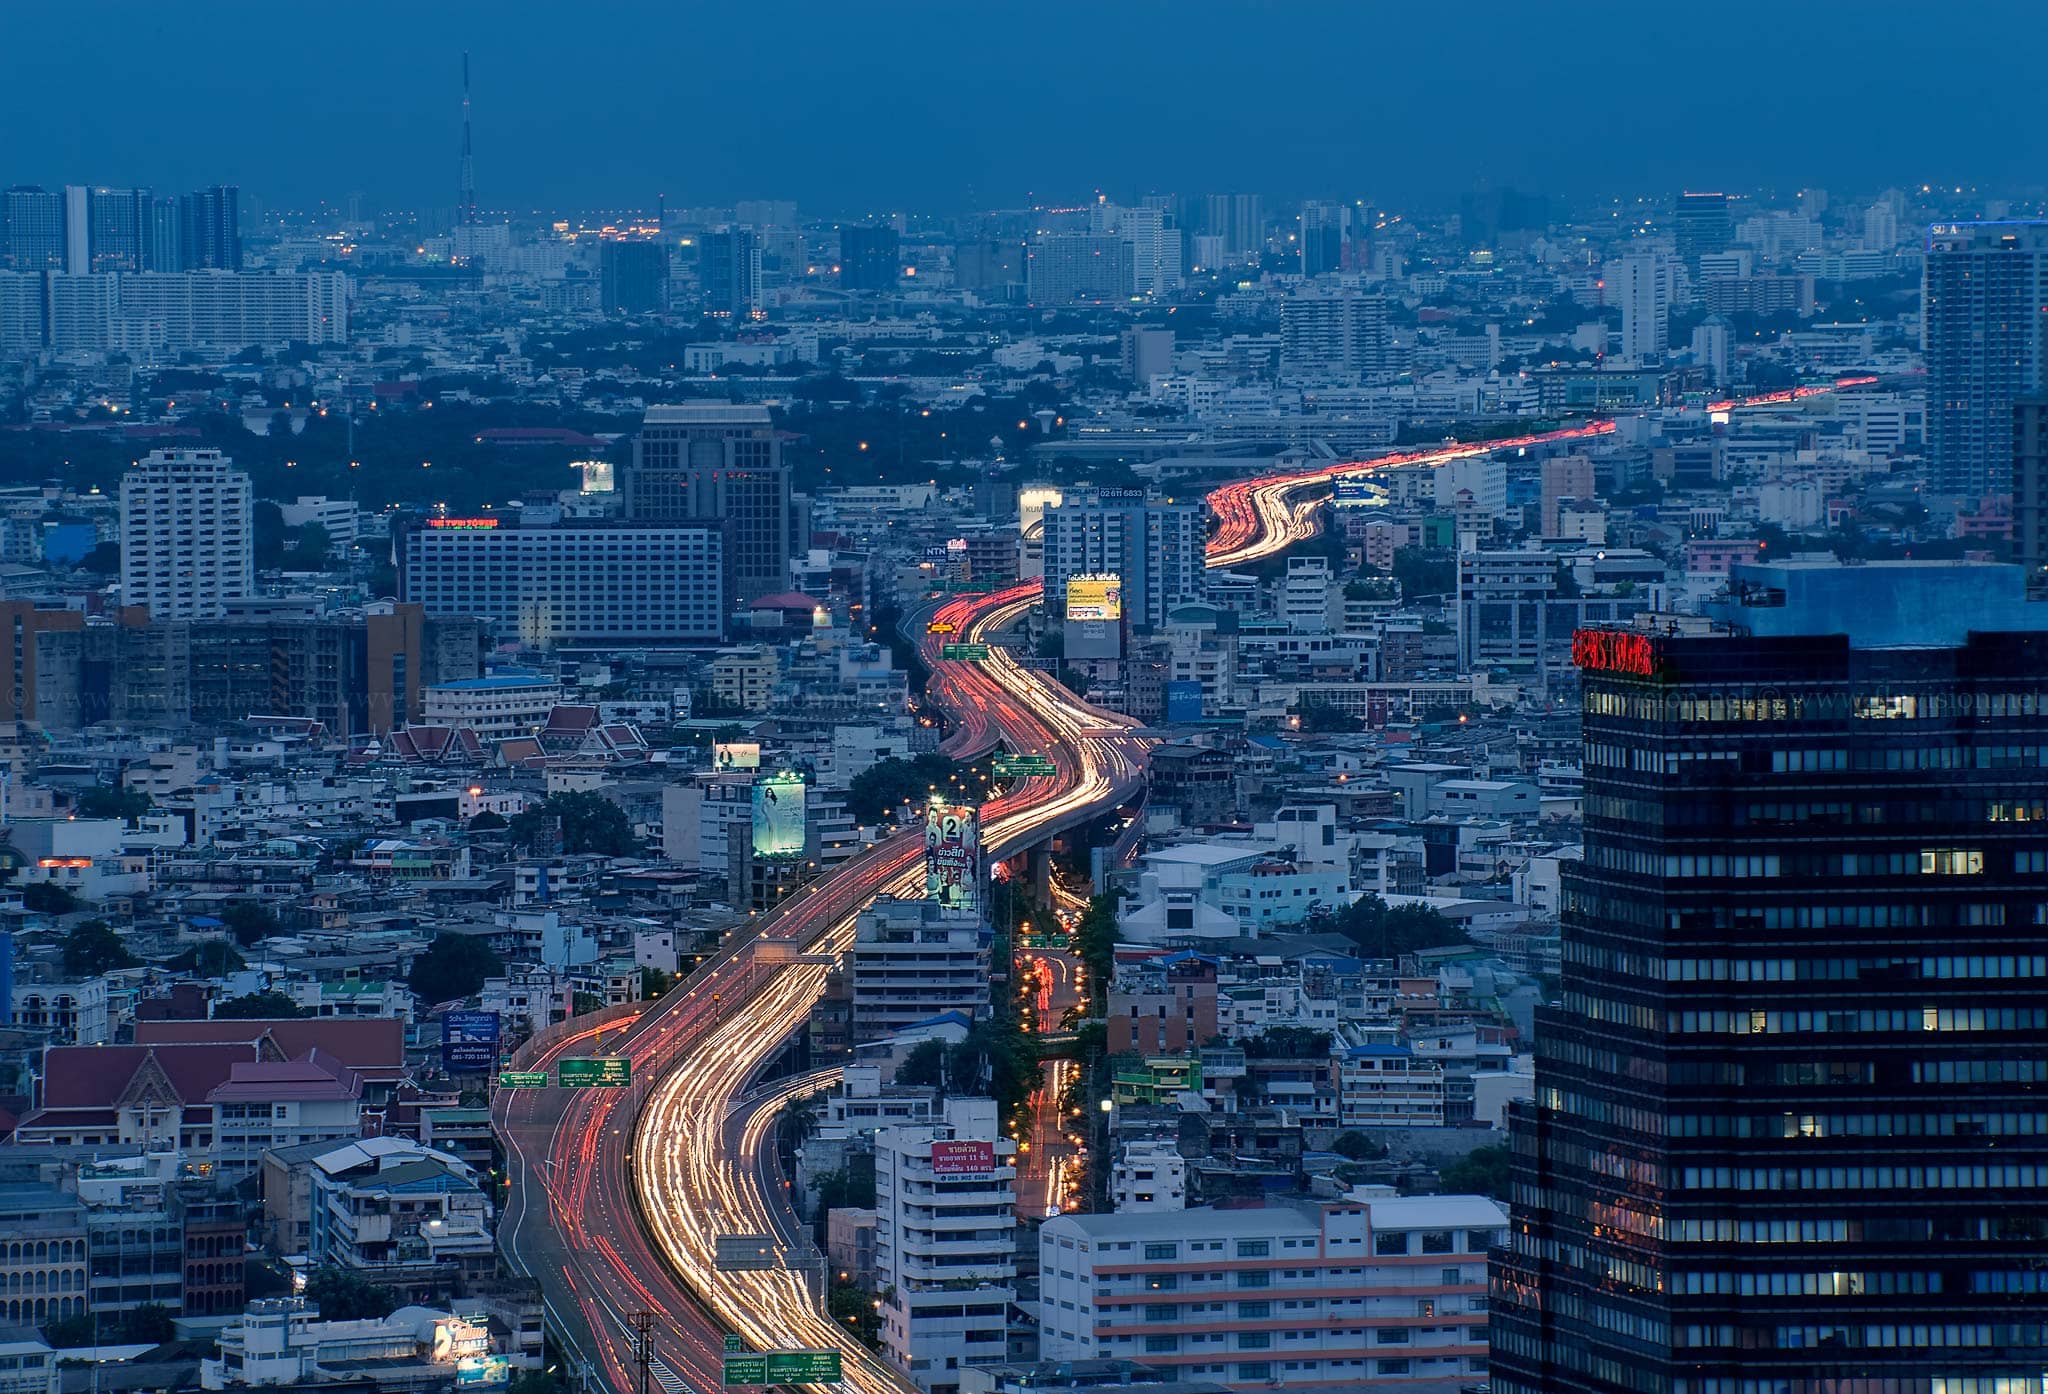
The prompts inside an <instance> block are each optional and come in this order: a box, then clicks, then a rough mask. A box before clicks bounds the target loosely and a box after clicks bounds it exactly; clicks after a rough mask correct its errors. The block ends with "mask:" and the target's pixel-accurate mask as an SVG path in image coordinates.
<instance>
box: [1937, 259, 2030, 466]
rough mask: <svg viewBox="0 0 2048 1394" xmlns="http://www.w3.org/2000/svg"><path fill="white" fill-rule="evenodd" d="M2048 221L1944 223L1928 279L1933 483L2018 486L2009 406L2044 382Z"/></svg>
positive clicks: (2010, 408) (2010, 407)
mask: <svg viewBox="0 0 2048 1394" xmlns="http://www.w3.org/2000/svg"><path fill="white" fill-rule="evenodd" d="M2044 253H2048V223H1947V224H1937V225H1936V226H1935V227H1934V228H1933V229H1931V230H1930V231H1929V233H1928V237H1927V262H1926V266H1925V269H1924V270H1923V272H1922V273H1921V274H1922V279H1921V291H1920V300H1921V333H1922V335H1923V336H1924V343H1923V347H1924V348H1925V350H1926V355H1927V455H1928V463H1929V466H1930V468H1931V472H1932V475H1933V481H1934V486H1935V488H1937V489H1940V490H1942V491H1944V492H1947V493H1953V494H1963V495H1968V496H1971V497H1977V496H1981V495H1985V494H2002V493H2005V492H2007V491H2009V490H2010V489H2011V488H2012V440H2013V435H2012V419H2013V418H2012V406H2013V403H2014V402H2015V401H2017V400H2018V399H2019V398H2021V397H2024V396H2026V395H2028V394H2030V393H2034V392H2038V391H2040V390H2041V387H2042V368H2043V353H2042V336H2043V332H2044V331H2043V327H2042V323H2041V322H2042V321H2043V320H2044V319H2048V315H2044V314H2043V313H2041V307H2042V306H2043V305H2048V298H2044V297H2048V255H2044Z"/></svg>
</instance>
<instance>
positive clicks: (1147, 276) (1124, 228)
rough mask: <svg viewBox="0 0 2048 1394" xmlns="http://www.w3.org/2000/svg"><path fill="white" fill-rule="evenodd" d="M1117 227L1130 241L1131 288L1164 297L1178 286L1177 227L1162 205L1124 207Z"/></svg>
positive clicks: (1179, 237)
mask: <svg viewBox="0 0 2048 1394" xmlns="http://www.w3.org/2000/svg"><path fill="white" fill-rule="evenodd" d="M1118 231H1119V232H1121V233H1122V234H1123V237H1124V239H1125V240H1126V241H1128V242H1129V243H1130V244H1131V289H1132V290H1133V291H1134V292H1136V293H1137V294H1139V295H1152V296H1160V297H1166V296H1171V295H1174V294H1176V293H1177V292H1178V291H1179V290H1180V288H1181V268H1182V264H1183V258H1182V255H1181V236H1180V229H1179V228H1178V227H1176V226H1174V223H1173V219H1172V218H1171V217H1169V216H1168V214H1167V211H1166V210H1165V209H1164V208H1150V207H1148V208H1126V209H1124V210H1123V212H1122V217H1121V219H1120V220H1119V223H1118Z"/></svg>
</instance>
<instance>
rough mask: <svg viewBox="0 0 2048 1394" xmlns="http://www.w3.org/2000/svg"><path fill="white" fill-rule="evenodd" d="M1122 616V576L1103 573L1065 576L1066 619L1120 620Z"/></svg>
mask: <svg viewBox="0 0 2048 1394" xmlns="http://www.w3.org/2000/svg"><path fill="white" fill-rule="evenodd" d="M1123 617H1124V581H1123V577H1121V576H1108V575H1103V576H1069V577H1068V578H1067V618H1068V619H1070V620H1120V619H1122V618H1123Z"/></svg>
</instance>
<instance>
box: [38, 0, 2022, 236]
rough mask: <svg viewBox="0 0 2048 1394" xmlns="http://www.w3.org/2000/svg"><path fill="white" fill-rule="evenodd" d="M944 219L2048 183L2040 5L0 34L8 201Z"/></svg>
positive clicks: (824, 15)
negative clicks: (166, 198)
mask: <svg viewBox="0 0 2048 1394" xmlns="http://www.w3.org/2000/svg"><path fill="white" fill-rule="evenodd" d="M464 48H467V49H469V50H470V52H471V61H472V63H473V65H474V79H473V81H474V102H475V127H476V166H477V182H478V186H479V191H480V199H481V202H482V203H483V204H484V205H485V206H486V207H519V208H527V207H533V206H536V205H545V206H549V207H561V208H604V207H641V206H649V205H651V204H652V203H653V201H654V197H655V195H656V194H657V193H663V192H665V193H666V194H667V195H668V199H669V202H670V204H671V205H672V206H680V205H688V204H696V203H720V202H730V201H731V200H733V199H735V198H746V197H784V198H795V199H797V200H799V202H800V203H801V205H802V206H803V207H804V208H805V209H806V210H807V211H814V212H817V213H829V212H845V213H856V214H857V213H861V212H866V211H873V210H877V209H885V208H912V209H925V210H935V211H954V210H958V209H962V208H967V207H975V206H981V207H988V206H1014V205H1016V204H1018V203H1021V202H1023V201H1024V200H1025V199H1026V197H1027V195H1030V194H1037V195H1040V196H1044V197H1061V196H1074V195H1080V194H1085V193H1087V192H1088V191H1089V190H1091V189H1096V188H1100V189H1103V190H1105V191H1107V192H1108V193H1110V194H1111V195H1112V196H1120V197H1129V196H1135V195H1136V194H1139V193H1142V192H1146V191H1155V190H1156V191H1162V192H1176V193H1199V192H1212V191H1225V190H1232V189H1250V190H1258V191H1262V192H1268V193H1273V194H1282V195H1286V194H1339V195H1347V196H1362V197H1368V198H1374V199H1377V200H1379V201H1380V202H1382V203H1383V204H1387V205H1390V206H1398V205H1399V204H1401V203H1403V202H1406V201H1414V200H1418V199H1431V198H1441V197H1444V196H1448V195H1455V194H1456V193H1458V192H1459V191H1461V190H1465V189H1470V188H1472V187H1475V186H1476V185H1478V184H1480V183H1482V182H1484V183H1488V184H1492V185H1495V186H1499V185H1513V186H1516V187H1520V188H1527V189H1537V190H1548V191H1556V192H1563V193H1568V194H1591V193H1624V194H1633V193H1635V192H1638V191H1642V192H1654V193H1658V194H1662V193H1663V192H1664V191H1667V190H1669V189H1672V188H1674V187H1678V186H1682V185H1690V186H1692V187H1695V188H1704V187H1714V186H1727V187H1731V188H1754V187H1758V186H1765V187H1775V188H1779V189H1787V190H1789V189H1792V188H1796V187H1799V186H1801V185H1804V184H1818V185H1820V186H1822V187H1825V188H1830V189H1835V188H1840V189H1842V190H1844V191H1850V190H1855V191H1862V190H1865V189H1875V188H1877V187H1881V186H1882V185H1885V184H1890V183H1899V184H1905V183H1907V182H1913V183H1919V182H1926V181H1934V182H1937V183H1948V184H1956V183H1963V184H1970V183H1980V184H1984V185H1987V186H1990V185H2000V186H2018V185H2022V184H2039V183H2041V182H2043V180H2042V175H2043V170H2044V165H2043V161H2042V144H2043V140H2042V134H2043V132H2048V119H2044V118H2048V84H2043V83H2042V82H2040V81H2039V79H2038V73H2037V71H2036V69H2037V65H2038V61H2039V58H2040V55H2041V54H2042V53H2043V52H2044V51H2048V5H2044V4H2042V3H2040V0H1943V3H1936V4H1929V3H1926V2H1925V0H1916V3H1905V2H1904V0H1863V2H1862V3H1857V4H1841V3H1834V2H1833V0H1827V3H1822V0H1776V2H1775V3H1754V0H1725V3H1720V2H1717V3H1683V2H1682V0H1635V2H1634V3H1593V2H1590V0H1589V2H1588V3H1548V2H1547V0H1522V2H1521V3H1505V0H1433V3H1415V2H1414V0H1401V2H1400V3H1381V0H1350V3H1342V0H1284V2H1283V0H1271V2H1270V3H1260V0H1233V2H1232V3H1224V2H1223V0H1173V3H1164V2H1163V0H1033V2H1032V3H1015V2H1013V0H827V2H824V3H809V2H808V0H794V2H792V3H773V0H767V2H766V3H764V0H718V3H699V2H698V0H671V2H670V3H667V4H643V3H639V0H582V3H564V2H563V0H547V2H546V3H531V2H530V0H497V3H492V4H475V3H468V0H446V2H445V3H444V2H443V0H414V2H413V3H410V4H405V5H400V4H393V3H387V2H386V0H360V3H351V4H340V5H315V4H306V3H300V2H299V0H268V2H267V3H255V2H254V0H185V3H171V2H170V0H154V2H153V3H143V2H142V0H120V2H117V0H71V2H70V3H66V4H61V5H59V4H35V3H31V0H0V184H8V183H41V184H46V185H54V184H63V183H98V184H112V185H127V184H149V185H154V186H156V187H158V188H159V189H166V190H176V189H181V188H190V187H196V186H198V185H201V184H210V183H215V182H233V183H239V184H240V185H241V186H242V187H243V188H244V189H245V190H247V191H249V192H250V193H251V194H254V195H256V196H257V197H259V198H261V199H262V200H263V201H264V202H265V203H266V204H267V205H269V206H272V207H281V206H290V205H301V206H303V205H306V204H309V203H311V202H312V201H314V200H317V199H322V198H325V199H328V200H339V199H340V198H342V197H343V196H344V195H346V194H347V193H348V192H349V191H351V190H361V191H363V192H364V193H365V195H366V196H367V199H368V201H369V203H370V204H371V205H372V206H380V207H411V206H419V205H422V204H431V205H438V206H441V207H447V206H449V205H451V204H452V203H453V202H454V188H455V183H456V153H457V145H458V125H457V108H458V81H459V79H458V73H459V63H460V54H461V51H462V50H463V49H464Z"/></svg>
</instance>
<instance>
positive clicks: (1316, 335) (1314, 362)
mask: <svg viewBox="0 0 2048 1394" xmlns="http://www.w3.org/2000/svg"><path fill="white" fill-rule="evenodd" d="M1392 367H1393V361H1392V340H1391V338H1390V336H1389V335H1388V333H1387V302H1386V297H1384V296H1379V295H1367V294H1366V293H1365V292H1363V291H1360V290H1353V289H1350V288H1348V287H1347V288H1343V289H1328V290H1325V289H1317V290H1308V291H1303V292H1302V293H1301V294H1299V295H1296V296H1292V297H1290V298H1289V299H1287V300H1285V301H1283V302H1281V305H1280V373H1281V376H1283V377H1288V378H1302V379H1309V380H1314V381H1325V382H1327V381H1343V382H1356V381H1358V379H1359V378H1360V377H1362V376H1364V375H1365V374H1367V373H1382V372H1387V371H1389V370H1390V369H1391V368H1392Z"/></svg>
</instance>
